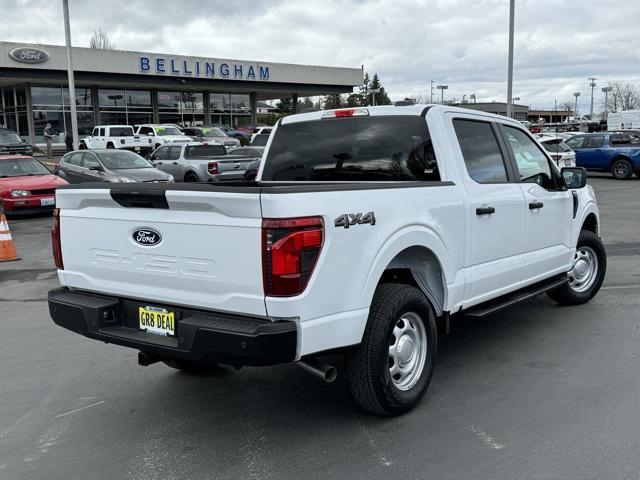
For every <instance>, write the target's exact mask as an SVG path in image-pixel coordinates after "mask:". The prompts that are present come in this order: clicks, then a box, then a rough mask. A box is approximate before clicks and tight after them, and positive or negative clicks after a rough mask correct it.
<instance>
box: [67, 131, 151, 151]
mask: <svg viewBox="0 0 640 480" xmlns="http://www.w3.org/2000/svg"><path fill="white" fill-rule="evenodd" d="M79 148H80V149H81V150H84V149H87V148H91V149H94V148H117V149H123V150H131V151H134V152H137V153H143V154H144V153H145V152H146V153H148V152H150V151H151V150H153V144H152V140H151V139H150V138H141V137H140V135H136V134H134V133H133V127H131V126H130V125H97V126H95V127H94V128H93V131H92V132H91V135H89V136H88V137H85V138H83V139H82V140H80V144H79Z"/></svg>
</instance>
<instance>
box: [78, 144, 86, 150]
mask: <svg viewBox="0 0 640 480" xmlns="http://www.w3.org/2000/svg"><path fill="white" fill-rule="evenodd" d="M86 149H87V144H86V143H84V142H80V145H78V150H86Z"/></svg>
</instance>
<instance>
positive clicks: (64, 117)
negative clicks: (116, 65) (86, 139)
mask: <svg viewBox="0 0 640 480" xmlns="http://www.w3.org/2000/svg"><path fill="white" fill-rule="evenodd" d="M31 104H32V106H33V112H32V115H33V126H34V130H35V131H34V134H35V141H36V143H42V142H44V136H43V131H44V128H45V126H46V125H47V123H50V124H51V127H52V128H53V131H54V133H55V135H54V137H53V142H54V143H63V142H64V136H65V132H67V131H68V132H71V109H70V99H69V89H68V88H67V87H40V86H38V87H31ZM76 112H77V118H78V135H79V136H80V137H82V136H85V135H89V134H90V133H91V129H92V128H93V125H94V123H95V121H94V117H93V102H92V99H91V89H90V88H76Z"/></svg>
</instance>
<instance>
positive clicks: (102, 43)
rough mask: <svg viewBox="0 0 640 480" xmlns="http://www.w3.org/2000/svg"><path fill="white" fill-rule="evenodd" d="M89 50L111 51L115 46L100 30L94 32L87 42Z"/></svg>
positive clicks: (105, 33)
mask: <svg viewBox="0 0 640 480" xmlns="http://www.w3.org/2000/svg"><path fill="white" fill-rule="evenodd" d="M89 48H97V49H99V50H113V49H114V48H116V46H115V45H114V44H113V43H111V40H109V35H107V32H105V31H103V30H102V29H99V30H95V31H94V32H93V36H92V37H91V40H89Z"/></svg>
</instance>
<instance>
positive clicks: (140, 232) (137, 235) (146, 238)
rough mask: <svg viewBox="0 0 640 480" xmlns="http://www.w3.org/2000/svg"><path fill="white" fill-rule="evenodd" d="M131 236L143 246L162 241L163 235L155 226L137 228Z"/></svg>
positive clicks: (151, 245) (150, 245)
mask: <svg viewBox="0 0 640 480" xmlns="http://www.w3.org/2000/svg"><path fill="white" fill-rule="evenodd" d="M131 237H132V238H133V241H134V242H136V243H137V244H138V245H142V246H143V247H153V246H154V245H158V244H159V243H160V242H161V241H162V235H160V233H159V232H158V231H156V230H154V229H153V228H136V229H135V230H134V231H133V233H132V234H131Z"/></svg>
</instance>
